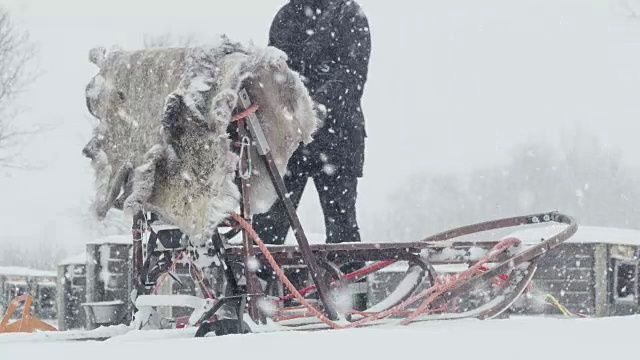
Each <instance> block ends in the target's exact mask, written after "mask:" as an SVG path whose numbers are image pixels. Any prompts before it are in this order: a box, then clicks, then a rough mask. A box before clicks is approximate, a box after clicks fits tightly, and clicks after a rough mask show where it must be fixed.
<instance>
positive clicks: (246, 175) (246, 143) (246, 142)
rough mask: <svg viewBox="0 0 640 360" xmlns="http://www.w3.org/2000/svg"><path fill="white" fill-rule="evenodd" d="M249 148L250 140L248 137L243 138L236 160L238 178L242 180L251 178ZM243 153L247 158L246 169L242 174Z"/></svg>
mask: <svg viewBox="0 0 640 360" xmlns="http://www.w3.org/2000/svg"><path fill="white" fill-rule="evenodd" d="M249 146H251V140H250V139H249V137H248V136H243V137H242V141H241V143H240V159H239V160H238V169H239V173H240V178H242V179H243V180H248V179H249V178H250V177H251V156H249V150H248V149H249ZM245 151H246V156H247V169H246V170H245V171H244V172H243V170H242V159H243V157H244V156H245Z"/></svg>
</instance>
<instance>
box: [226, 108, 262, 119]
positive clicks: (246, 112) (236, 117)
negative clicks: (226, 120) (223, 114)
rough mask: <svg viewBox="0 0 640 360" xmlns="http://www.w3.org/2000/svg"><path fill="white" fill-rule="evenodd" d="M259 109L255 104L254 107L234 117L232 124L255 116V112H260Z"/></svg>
mask: <svg viewBox="0 0 640 360" xmlns="http://www.w3.org/2000/svg"><path fill="white" fill-rule="evenodd" d="M258 108H259V106H258V104H253V105H251V106H249V108H248V109H247V110H245V111H243V112H240V113H238V114H236V115H234V116H233V117H232V118H231V122H234V121H238V120H240V119H244V118H246V117H248V116H249V115H251V114H255V112H256V111H258Z"/></svg>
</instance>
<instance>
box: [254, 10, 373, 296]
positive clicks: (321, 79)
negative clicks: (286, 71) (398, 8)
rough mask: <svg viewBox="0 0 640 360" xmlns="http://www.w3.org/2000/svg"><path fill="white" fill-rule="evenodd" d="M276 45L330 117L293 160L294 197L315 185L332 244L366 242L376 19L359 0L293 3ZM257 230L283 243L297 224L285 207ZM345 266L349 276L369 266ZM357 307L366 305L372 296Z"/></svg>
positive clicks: (262, 217)
mask: <svg viewBox="0 0 640 360" xmlns="http://www.w3.org/2000/svg"><path fill="white" fill-rule="evenodd" d="M269 45H270V46H273V47H276V48H278V49H280V50H282V51H283V52H284V53H286V54H287V56H288V65H289V67H290V68H291V69H292V70H294V71H296V72H298V73H299V74H300V75H301V77H302V79H303V81H304V83H305V85H306V87H307V89H308V90H309V94H310V95H311V98H312V99H313V100H314V102H316V103H317V104H319V105H321V107H322V108H323V112H324V114H325V116H324V123H323V125H322V126H321V127H320V128H319V129H318V131H316V133H315V134H314V141H313V142H311V143H310V144H308V145H306V146H305V145H303V144H301V145H300V147H299V148H298V149H297V150H296V151H295V152H294V153H293V155H292V157H291V159H290V160H289V163H288V166H287V172H286V173H285V174H284V176H283V177H284V183H285V186H286V188H287V191H288V192H289V198H290V199H291V201H292V202H293V205H294V206H295V207H296V208H297V207H298V204H299V202H300V199H301V197H302V193H303V191H304V188H305V186H306V185H307V182H308V180H309V178H312V179H313V182H314V184H315V187H316V189H317V191H318V195H319V198H320V204H321V207H322V212H323V215H324V223H325V228H326V242H327V243H330V244H335V243H344V242H360V241H361V238H360V229H359V226H358V221H357V218H356V201H357V195H358V192H357V186H358V179H359V178H362V177H363V165H364V155H365V138H366V137H367V135H366V131H365V119H364V114H363V111H362V105H361V100H362V97H363V93H364V89H365V84H366V82H367V75H368V68H369V58H370V55H371V35H370V31H369V23H368V19H367V17H366V15H365V14H364V12H363V11H362V8H361V7H360V5H359V4H358V3H357V2H355V1H353V0H290V1H289V2H288V3H287V4H285V5H284V6H283V7H282V8H281V9H280V10H279V11H278V13H277V14H276V16H275V18H274V19H273V22H272V24H271V28H270V31H269ZM253 226H254V229H255V230H256V231H257V232H258V234H259V236H260V237H261V238H262V239H263V241H264V242H265V243H268V244H283V243H284V242H285V238H286V235H287V233H288V230H289V227H290V224H289V220H288V217H287V215H286V210H285V208H284V204H283V203H282V201H280V200H278V201H277V202H276V203H275V204H274V205H273V206H272V208H271V209H270V210H269V211H268V212H266V213H264V214H259V215H256V216H254V218H253ZM340 265H341V269H342V271H343V272H344V273H349V272H351V271H354V270H356V269H358V268H361V267H362V266H364V263H363V262H351V263H349V264H340ZM363 301H364V302H365V304H364V305H363V304H362V302H363ZM356 303H357V304H356V307H358V308H362V307H363V306H366V297H363V296H359V297H358V299H356Z"/></svg>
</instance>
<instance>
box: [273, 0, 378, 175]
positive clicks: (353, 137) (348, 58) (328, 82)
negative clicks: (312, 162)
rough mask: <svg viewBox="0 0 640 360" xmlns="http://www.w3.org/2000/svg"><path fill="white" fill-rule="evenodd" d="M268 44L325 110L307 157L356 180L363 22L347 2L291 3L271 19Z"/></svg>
mask: <svg viewBox="0 0 640 360" xmlns="http://www.w3.org/2000/svg"><path fill="white" fill-rule="evenodd" d="M269 45H271V46H274V47H276V48H278V49H280V50H282V51H284V52H285V53H286V54H287V56H288V57H289V66H290V67H291V68H292V69H293V70H294V71H297V72H298V73H300V75H302V76H303V79H304V80H305V84H306V86H307V88H308V89H309V93H310V94H311V97H312V98H313V100H315V101H316V102H318V103H320V104H323V105H324V106H325V107H326V108H327V111H328V116H327V118H326V120H325V124H324V126H323V127H322V128H321V129H319V130H318V131H317V132H316V134H315V135H314V139H315V140H314V141H313V142H312V143H311V144H310V145H308V147H307V148H308V149H309V150H310V151H311V153H312V154H314V155H318V156H322V158H323V160H326V162H328V163H330V164H332V165H334V166H336V167H337V170H339V171H340V172H341V171H346V172H347V173H351V174H353V175H355V176H358V177H361V176H362V167H363V163H364V139H365V137H366V131H365V121H364V115H363V112H362V107H361V99H362V95H363V91H364V88H365V83H366V81H367V74H368V68H369V57H370V54H371V37H370V33H369V23H368V20H367V17H366V16H365V14H364V13H363V12H362V10H361V8H360V6H359V5H358V4H357V3H356V2H355V1H352V0H291V1H290V2H289V3H288V4H286V5H284V6H283V7H282V8H281V9H280V11H279V12H278V13H277V14H276V16H275V18H274V20H273V23H272V25H271V29H270V33H269Z"/></svg>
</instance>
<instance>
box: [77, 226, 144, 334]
mask: <svg viewBox="0 0 640 360" xmlns="http://www.w3.org/2000/svg"><path fill="white" fill-rule="evenodd" d="M131 248H132V239H131V237H130V236H129V235H123V236H110V237H105V238H102V239H98V240H95V241H92V242H90V243H88V244H87V265H86V302H85V303H84V304H83V306H84V309H85V311H86V313H85V315H86V317H87V319H86V323H87V328H89V329H92V328H94V327H96V326H98V325H114V324H118V323H127V322H128V318H127V317H126V316H125V315H126V313H127V311H126V310H127V306H128V304H129V301H128V299H129V294H130V293H131V290H132V287H131V270H130V269H131ZM105 308H109V309H111V310H110V311H114V312H116V314H113V317H112V318H109V319H104V320H103V319H100V314H101V311H102V310H104V309H105ZM105 322H106V323H105Z"/></svg>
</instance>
